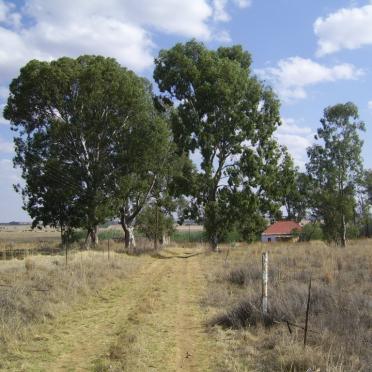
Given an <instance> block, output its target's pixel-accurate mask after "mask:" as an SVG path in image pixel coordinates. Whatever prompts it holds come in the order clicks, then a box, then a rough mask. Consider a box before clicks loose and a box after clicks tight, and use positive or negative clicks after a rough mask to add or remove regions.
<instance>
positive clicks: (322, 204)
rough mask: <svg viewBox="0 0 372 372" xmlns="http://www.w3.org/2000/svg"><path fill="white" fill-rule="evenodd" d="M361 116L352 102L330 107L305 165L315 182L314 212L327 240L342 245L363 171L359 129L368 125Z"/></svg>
mask: <svg viewBox="0 0 372 372" xmlns="http://www.w3.org/2000/svg"><path fill="white" fill-rule="evenodd" d="M358 117H359V115H358V109H357V107H356V106H355V105H354V104H353V103H350V102H349V103H346V104H337V105H335V106H330V107H327V108H326V109H325V110H324V117H323V118H322V119H321V121H320V122H321V127H320V128H319V129H318V131H317V135H316V136H315V139H317V140H321V141H322V142H321V143H320V144H315V145H313V146H312V147H310V148H309V149H308V156H309V162H308V164H307V165H306V168H307V171H308V173H309V175H310V176H311V181H312V185H313V194H312V204H313V211H314V214H315V216H316V217H317V218H318V219H320V220H322V221H323V227H324V233H325V236H326V237H327V239H328V240H332V241H335V242H336V243H337V244H340V245H341V246H343V247H344V246H345V245H346V235H347V224H348V223H349V222H350V221H352V219H353V217H354V210H355V192H356V186H357V184H358V182H359V180H360V176H361V174H362V170H363V169H362V160H361V150H362V144H363V142H362V140H361V139H360V137H359V133H358V132H359V131H362V130H365V129H364V128H365V125H364V123H363V122H362V121H359V120H358Z"/></svg>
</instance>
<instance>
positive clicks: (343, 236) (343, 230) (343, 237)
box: [341, 215, 346, 247]
mask: <svg viewBox="0 0 372 372" xmlns="http://www.w3.org/2000/svg"><path fill="white" fill-rule="evenodd" d="M341 247H346V222H345V216H344V215H342V219H341Z"/></svg>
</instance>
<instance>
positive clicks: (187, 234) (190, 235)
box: [171, 231, 207, 243]
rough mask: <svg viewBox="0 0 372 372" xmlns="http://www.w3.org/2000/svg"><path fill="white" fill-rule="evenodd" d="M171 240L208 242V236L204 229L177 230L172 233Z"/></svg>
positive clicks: (178, 241)
mask: <svg viewBox="0 0 372 372" xmlns="http://www.w3.org/2000/svg"><path fill="white" fill-rule="evenodd" d="M171 240H172V241H174V242H176V243H182V242H192V243H199V242H206V241H207V237H206V235H205V232H204V231H175V232H174V233H173V234H172V237H171Z"/></svg>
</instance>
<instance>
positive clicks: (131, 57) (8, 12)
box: [0, 0, 250, 85]
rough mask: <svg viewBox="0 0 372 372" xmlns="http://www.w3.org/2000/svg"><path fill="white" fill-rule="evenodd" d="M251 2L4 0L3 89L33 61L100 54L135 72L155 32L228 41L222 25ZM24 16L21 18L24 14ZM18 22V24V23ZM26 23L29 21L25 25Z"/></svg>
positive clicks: (0, 14) (0, 17)
mask: <svg viewBox="0 0 372 372" xmlns="http://www.w3.org/2000/svg"><path fill="white" fill-rule="evenodd" d="M249 4H250V2H249V1H247V0H188V1H182V0H157V1H152V0H137V1H131V0H106V1H104V2H103V1H101V0H90V1H76V0H54V1H48V0H26V2H25V5H24V6H23V7H22V10H18V9H17V8H16V7H15V6H14V5H12V4H11V3H10V2H5V1H3V0H0V45H1V48H0V72H1V74H0V85H1V84H2V85H5V84H8V83H9V80H10V79H11V78H12V77H14V76H16V74H18V71H19V68H20V67H21V66H22V65H24V64H25V63H26V62H27V61H29V60H30V59H32V58H36V59H43V60H51V59H54V58H58V57H60V56H64V55H66V56H70V57H76V56H78V55H81V54H102V55H105V56H110V57H114V58H116V59H117V60H118V61H119V62H120V63H121V64H123V65H125V66H127V67H129V68H130V69H133V70H135V71H137V72H139V71H142V70H144V69H146V68H147V67H149V66H151V65H152V63H153V55H154V48H155V44H154V42H153V38H152V36H153V32H154V31H157V32H161V33H166V34H173V35H179V36H183V37H188V38H191V37H195V38H198V39H200V40H204V41H207V40H211V39H216V40H219V41H223V42H228V41H230V36H229V34H228V32H227V31H226V30H223V29H221V28H220V27H219V26H218V23H219V22H226V21H228V20H229V19H230V15H229V13H228V10H229V9H230V7H232V6H236V7H238V8H244V7H247V6H249ZM20 12H21V13H20ZM17 19H18V21H16V20H17ZM24 19H27V22H24Z"/></svg>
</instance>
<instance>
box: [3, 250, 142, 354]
mask: <svg viewBox="0 0 372 372" xmlns="http://www.w3.org/2000/svg"><path fill="white" fill-rule="evenodd" d="M136 265H137V263H136V262H135V261H134V260H133V259H130V258H129V257H128V256H127V255H122V254H117V253H114V252H111V254H110V260H108V257H107V253H102V252H80V253H73V254H70V256H69V260H68V266H67V267H66V266H65V258H64V257H63V256H29V257H27V258H26V259H25V260H16V259H14V260H9V261H0V345H2V346H0V350H1V348H8V347H10V346H15V345H16V344H17V342H18V341H20V340H24V339H25V338H27V336H28V335H29V334H30V333H32V332H30V331H32V329H33V328H34V327H35V326H38V325H39V324H40V323H43V322H45V321H46V320H48V319H51V318H54V317H56V316H57V315H58V314H60V313H62V312H63V311H66V310H67V309H68V308H69V307H70V306H71V305H72V304H74V303H75V302H77V301H78V300H81V299H82V298H84V297H85V296H88V295H91V294H96V293H97V291H98V290H100V289H101V288H103V287H105V286H107V285H109V284H112V283H113V282H114V281H115V280H117V279H123V278H125V277H126V276H127V275H128V274H129V273H130V272H131V271H132V270H134V269H135V268H136Z"/></svg>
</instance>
